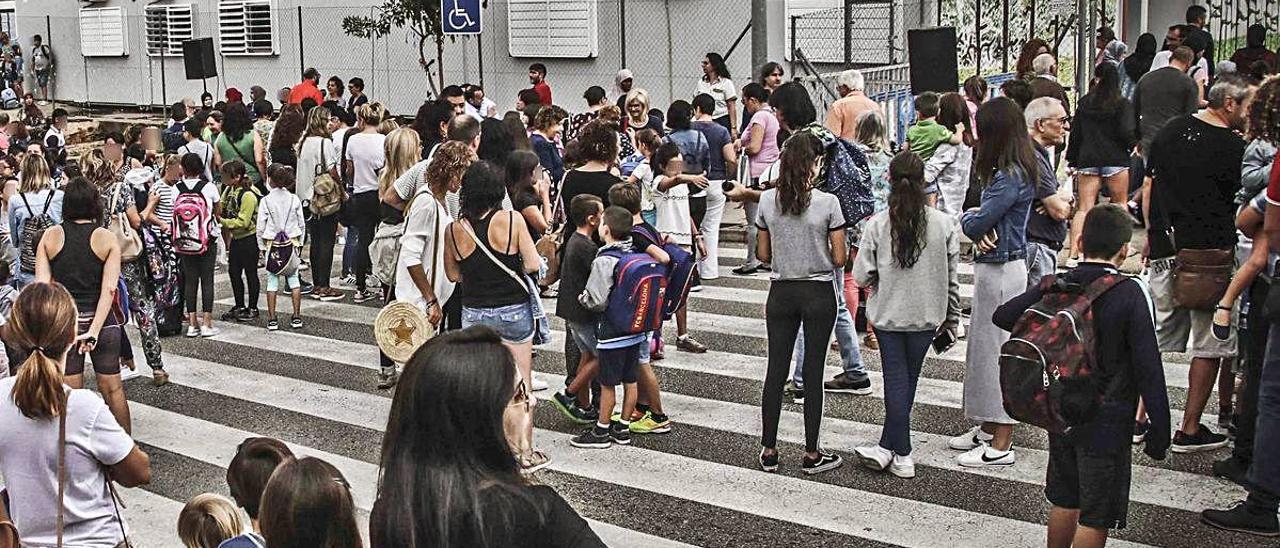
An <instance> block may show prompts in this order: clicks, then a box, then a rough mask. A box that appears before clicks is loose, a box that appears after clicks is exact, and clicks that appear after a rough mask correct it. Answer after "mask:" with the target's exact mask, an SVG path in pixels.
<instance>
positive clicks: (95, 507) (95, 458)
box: [0, 183, 151, 546]
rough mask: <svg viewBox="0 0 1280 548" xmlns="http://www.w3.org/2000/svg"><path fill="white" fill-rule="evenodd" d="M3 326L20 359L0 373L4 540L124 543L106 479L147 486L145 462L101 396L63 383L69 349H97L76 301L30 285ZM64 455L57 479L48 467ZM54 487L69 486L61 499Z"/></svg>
mask: <svg viewBox="0 0 1280 548" xmlns="http://www.w3.org/2000/svg"><path fill="white" fill-rule="evenodd" d="M83 186H85V187H87V186H88V183H84V185H83ZM89 190H92V189H91V188H90V189H89ZM86 195H87V194H86ZM5 331H6V333H5V342H6V344H11V345H14V346H15V347H17V349H19V350H20V351H21V353H22V354H23V355H25V356H26V358H25V360H24V361H23V362H22V365H21V366H20V367H18V371H17V374H16V375H15V376H13V377H10V378H6V379H3V380H0V394H4V397H0V439H3V440H6V442H7V443H0V474H2V475H3V476H4V479H5V487H6V488H7V490H8V496H9V500H8V504H7V505H4V504H0V544H3V545H5V546H16V544H10V542H11V541H12V540H14V539H13V538H12V535H14V534H16V535H18V536H20V537H21V538H22V541H23V543H24V545H27V546H55V545H56V544H57V543H58V540H59V539H61V541H62V544H63V545H65V546H102V545H103V544H106V545H107V546H115V545H116V544H117V543H121V542H123V541H124V540H125V539H124V523H123V522H121V521H120V518H119V514H118V513H117V508H116V507H115V504H114V502H113V501H112V498H111V494H110V490H109V488H108V483H109V482H112V481H115V482H116V483H119V484H120V485H124V486H126V487H136V486H138V485H144V484H147V483H150V482H151V462H150V460H149V459H148V458H147V454H146V453H143V452H142V450H141V449H139V448H138V446H137V445H136V444H135V443H134V442H133V439H131V438H130V437H129V434H128V432H126V431H125V430H124V429H123V428H121V427H120V424H119V423H118V422H117V421H116V419H115V418H114V417H113V416H112V415H113V413H111V412H109V408H108V406H107V405H105V404H103V402H102V399H100V398H99V397H98V396H96V395H94V394H93V392H90V391H89V390H84V389H70V390H69V389H68V388H67V386H66V385H64V382H65V377H64V376H63V374H64V370H65V368H66V366H67V358H68V354H70V353H73V352H74V353H76V354H79V353H80V352H81V351H83V350H85V348H86V347H88V348H92V347H93V346H94V345H93V344H92V343H91V342H90V339H86V338H80V340H77V337H76V333H77V329H76V304H75V301H74V300H73V299H72V297H71V295H70V294H69V293H67V290H66V289H65V288H63V287H62V286H61V285H59V284H56V283H35V284H32V285H29V286H27V288H26V289H25V290H23V291H22V293H20V294H19V295H18V298H17V300H16V301H14V303H13V309H12V311H11V312H10V313H9V322H8V325H6V326H5ZM117 367H118V364H117ZM116 382H119V379H118V378H117V381H116ZM63 422H65V429H64V428H63V427H61V426H60V425H59V423H63ZM59 430H64V431H65V436H62V435H59ZM60 453H61V454H64V457H62V458H60V457H59V454H60ZM60 460H62V461H64V462H62V463H61V464H63V468H64V472H65V475H64V476H63V477H62V478H59V477H58V474H57V470H58V468H57V467H55V464H54V463H59V461H60ZM58 487H64V490H65V493H63V494H62V497H61V498H62V500H59V496H58V495H59V489H58ZM55 516H56V518H62V519H56V518H55ZM55 525H60V526H61V528H60V529H59V528H57V527H55Z"/></svg>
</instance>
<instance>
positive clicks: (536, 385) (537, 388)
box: [530, 378, 551, 392]
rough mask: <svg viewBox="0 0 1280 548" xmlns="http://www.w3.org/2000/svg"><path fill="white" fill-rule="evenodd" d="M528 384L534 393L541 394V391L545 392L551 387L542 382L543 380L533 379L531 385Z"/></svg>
mask: <svg viewBox="0 0 1280 548" xmlns="http://www.w3.org/2000/svg"><path fill="white" fill-rule="evenodd" d="M530 384H532V385H533V391H534V392H541V391H543V390H546V389H548V388H550V387H551V386H550V385H548V384H547V381H544V380H542V379H539V378H534V379H533V382H532V383H530Z"/></svg>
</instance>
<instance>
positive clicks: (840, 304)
mask: <svg viewBox="0 0 1280 548" xmlns="http://www.w3.org/2000/svg"><path fill="white" fill-rule="evenodd" d="M833 277H834V278H835V281H834V282H832V283H833V285H834V286H835V290H836V328H835V332H836V340H837V341H839V342H840V363H841V365H843V366H844V376H845V377H846V378H848V379H849V380H851V381H853V382H858V381H861V380H863V379H865V378H867V368H866V367H864V366H863V365H862V352H861V351H860V350H859V348H858V332H857V331H856V330H855V329H854V325H853V314H850V313H849V308H848V307H847V306H845V303H844V271H842V270H840V269H838V268H837V269H836V270H835V271H834V273H833ZM824 335H825V334H824ZM824 338H825V336H824ZM792 360H793V363H794V366H793V368H792V373H791V383H792V384H793V385H795V386H796V387H802V386H804V378H803V377H802V376H801V371H800V369H801V368H800V364H802V363H804V330H803V329H801V330H800V334H799V335H798V336H797V337H796V348H795V353H794V354H793V358H792ZM824 361H825V358H824Z"/></svg>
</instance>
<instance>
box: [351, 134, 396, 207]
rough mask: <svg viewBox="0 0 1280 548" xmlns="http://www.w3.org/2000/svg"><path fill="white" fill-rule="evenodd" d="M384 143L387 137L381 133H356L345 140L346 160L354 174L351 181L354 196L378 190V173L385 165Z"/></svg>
mask: <svg viewBox="0 0 1280 548" xmlns="http://www.w3.org/2000/svg"><path fill="white" fill-rule="evenodd" d="M386 141H387V136H385V135H383V134H381V133H358V134H356V135H352V136H351V138H350V139H348V140H347V155H346V159H347V160H351V164H352V167H353V168H354V172H355V174H354V175H353V176H352V179H351V180H352V187H353V189H354V190H355V192H354V194H359V193H361V192H369V191H371V190H372V191H376V190H378V172H379V171H381V170H382V168H383V166H385V165H386V163H387V157H386V151H385V150H384V149H383V144H385V143H386Z"/></svg>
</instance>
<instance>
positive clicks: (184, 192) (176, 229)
mask: <svg viewBox="0 0 1280 548" xmlns="http://www.w3.org/2000/svg"><path fill="white" fill-rule="evenodd" d="M206 184H208V182H207V181H200V184H198V185H196V186H195V188H187V186H186V182H185V181H179V182H178V184H177V187H178V197H177V198H176V199H174V202H173V251H174V252H175V253H177V254H179V255H203V254H204V252H205V251H208V250H209V222H210V219H211V218H212V215H211V213H210V211H209V202H208V200H205V198H204V193H203V192H202V191H203V190H204V185H206Z"/></svg>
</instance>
